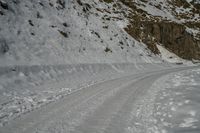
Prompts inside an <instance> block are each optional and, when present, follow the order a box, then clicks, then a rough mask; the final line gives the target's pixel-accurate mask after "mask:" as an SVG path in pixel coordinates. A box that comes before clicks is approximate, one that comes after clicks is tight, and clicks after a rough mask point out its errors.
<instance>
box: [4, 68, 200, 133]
mask: <svg viewBox="0 0 200 133" xmlns="http://www.w3.org/2000/svg"><path fill="white" fill-rule="evenodd" d="M196 68H199V67H182V68H173V69H165V70H157V71H154V72H145V73H142V74H134V75H131V76H126V77H121V78H117V79H112V80H107V81H104V82H101V83H98V84H94V85H92V86H89V87H86V88H84V89H81V90H79V91H76V92H74V93H72V94H70V95H68V96H65V97H64V98H62V99H60V100H58V101H57V102H53V103H50V104H47V105H46V106H43V107H41V108H39V109H37V110H34V111H32V112H30V113H27V114H25V115H22V116H20V117H18V118H16V119H14V120H12V121H10V122H9V123H8V124H6V125H5V126H2V127H0V133H167V132H170V133H171V132H184V131H186V132H187V133H188V132H193V133H199V132H200V126H199V125H200V123H199V118H200V116H199V115H200V114H199V110H200V107H199V99H200V98H199V94H200V92H199V88H200V85H199V79H200V78H199V77H200V70H197V69H196Z"/></svg>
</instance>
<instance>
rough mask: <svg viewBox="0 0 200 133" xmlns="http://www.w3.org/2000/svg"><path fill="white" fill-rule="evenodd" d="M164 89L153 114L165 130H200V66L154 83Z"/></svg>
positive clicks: (194, 132) (174, 132)
mask: <svg viewBox="0 0 200 133" xmlns="http://www.w3.org/2000/svg"><path fill="white" fill-rule="evenodd" d="M154 85H155V86H154V87H156V88H159V89H161V90H160V91H159V92H158V94H157V96H156V97H157V98H156V100H155V106H154V117H155V118H156V120H157V121H156V124H155V125H157V126H158V127H160V128H161V129H163V133H167V132H169V133H183V132H187V133H199V132H200V69H196V70H188V71H183V72H179V73H175V74H170V75H168V76H165V77H163V78H161V79H159V80H158V81H157V82H156V83H155V84H154Z"/></svg>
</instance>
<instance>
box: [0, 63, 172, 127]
mask: <svg viewBox="0 0 200 133" xmlns="http://www.w3.org/2000/svg"><path fill="white" fill-rule="evenodd" d="M167 66H171V65H170V64H165V65H164V64H162V65H161V64H154V65H153V64H79V65H78V64H77V65H60V66H15V67H1V69H0V70H1V71H0V123H1V124H6V123H7V122H8V121H10V120H12V119H14V118H16V117H18V116H20V115H21V114H24V113H28V112H30V111H31V110H33V109H36V108H38V107H41V106H43V105H45V104H47V103H50V102H53V101H56V100H58V99H60V98H62V97H64V96H65V95H68V94H70V93H72V92H74V91H77V90H80V89H82V88H84V87H87V86H89V85H92V84H95V83H97V82H98V83H99V82H102V81H105V80H110V79H113V78H117V77H122V76H125V75H130V74H137V73H141V72H145V71H148V70H157V69H162V68H164V67H167Z"/></svg>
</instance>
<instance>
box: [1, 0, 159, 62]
mask: <svg viewBox="0 0 200 133" xmlns="http://www.w3.org/2000/svg"><path fill="white" fill-rule="evenodd" d="M0 3H1V6H0V12H1V15H0V49H1V50H0V51H1V53H0V54H1V55H0V65H1V66H6V65H12V64H15V65H16V64H18V65H22V64H23V65H32V64H66V63H70V64H71V63H105V62H107V63H108V62H109V63H111V62H135V61H137V62H152V61H154V62H155V60H158V59H156V58H158V57H154V58H152V57H151V58H150V56H154V54H152V53H151V52H150V51H149V50H148V49H147V48H146V46H145V45H144V44H141V43H140V42H138V41H136V40H135V39H134V38H132V37H131V36H129V35H128V34H127V33H126V32H125V31H124V29H123V28H124V27H126V25H127V23H128V20H127V19H126V18H125V17H124V15H125V14H126V12H127V10H128V8H127V7H126V6H124V5H123V4H121V6H123V8H121V11H120V12H122V13H120V12H119V11H113V10H110V9H111V7H112V6H113V5H112V4H108V3H105V2H99V0H94V1H84V0H77V1H76V0H39V1H32V0H6V1H3V0H1V2H0ZM111 11H112V12H111ZM113 12H119V13H115V14H114V13H113ZM124 13H125V14H124ZM127 13H128V12H127Z"/></svg>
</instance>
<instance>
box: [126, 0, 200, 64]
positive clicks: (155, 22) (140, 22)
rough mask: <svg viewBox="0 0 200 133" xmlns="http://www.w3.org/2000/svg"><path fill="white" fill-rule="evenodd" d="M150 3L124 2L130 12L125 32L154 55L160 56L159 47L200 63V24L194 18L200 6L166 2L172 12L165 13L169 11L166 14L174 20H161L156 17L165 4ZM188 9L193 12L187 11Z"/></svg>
mask: <svg viewBox="0 0 200 133" xmlns="http://www.w3.org/2000/svg"><path fill="white" fill-rule="evenodd" d="M151 2H152V1H151V0H150V2H147V1H140V2H132V1H126V2H123V3H124V4H125V5H126V6H129V7H130V8H131V13H130V14H129V20H130V24H129V25H128V26H127V27H126V28H125V30H126V31H127V32H128V33H129V34H130V35H131V36H133V37H134V38H136V39H137V40H138V41H142V42H144V43H145V44H146V45H147V46H148V48H149V49H150V50H151V51H152V52H153V53H155V54H159V53H160V52H159V50H158V48H157V45H163V46H165V48H167V49H168V50H169V51H171V52H173V53H175V54H176V55H178V56H179V57H181V58H183V59H187V60H192V59H195V60H200V32H199V31H200V21H199V17H195V16H199V15H197V14H198V13H199V12H200V8H199V7H200V6H199V3H197V2H195V1H191V2H190V3H189V2H188V1H184V0H183V1H180V0H178V1H173V0H167V1H166V2H167V4H168V6H169V5H170V6H169V7H171V8H170V9H166V8H167V7H165V8H163V10H167V11H168V12H167V11H165V13H166V14H167V13H169V14H170V15H171V16H173V18H170V17H169V18H167V17H168V16H162V15H160V16H159V13H157V12H159V10H162V7H161V6H162V5H161V4H163V5H164V3H160V4H158V3H156V2H155V1H154V2H152V3H151ZM165 4H166V3H165ZM144 5H145V6H146V7H145V6H144ZM143 6H144V7H143ZM148 6H149V7H150V6H152V7H153V8H155V9H156V10H155V12H153V11H152V10H149V9H150V8H149V7H148ZM176 8H177V9H176ZM178 8H180V11H179V10H178ZM187 9H188V10H190V12H187V11H185V10H187ZM160 12H161V11H160ZM155 14H156V15H155ZM160 14H162V12H161V13H160ZM190 28H191V29H190ZM188 29H190V31H188Z"/></svg>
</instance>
